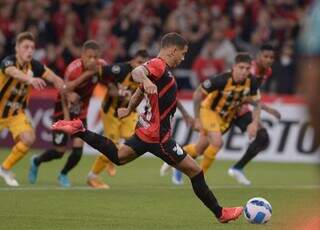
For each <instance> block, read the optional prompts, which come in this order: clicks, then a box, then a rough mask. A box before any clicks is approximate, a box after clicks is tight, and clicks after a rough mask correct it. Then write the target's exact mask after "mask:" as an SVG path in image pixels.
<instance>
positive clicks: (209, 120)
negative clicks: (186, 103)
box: [200, 108, 230, 133]
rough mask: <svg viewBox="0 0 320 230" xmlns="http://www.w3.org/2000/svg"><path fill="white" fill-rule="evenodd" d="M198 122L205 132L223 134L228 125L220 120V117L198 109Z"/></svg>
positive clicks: (206, 110)
mask: <svg viewBox="0 0 320 230" xmlns="http://www.w3.org/2000/svg"><path fill="white" fill-rule="evenodd" d="M200 121H201V125H202V127H203V129H204V131H205V132H210V131H211V132H221V133H225V132H226V131H227V130H228V128H229V127H230V123H227V122H225V121H223V120H222V118H221V117H220V115H219V114H218V113H216V112H215V111H212V110H210V109H205V108H200Z"/></svg>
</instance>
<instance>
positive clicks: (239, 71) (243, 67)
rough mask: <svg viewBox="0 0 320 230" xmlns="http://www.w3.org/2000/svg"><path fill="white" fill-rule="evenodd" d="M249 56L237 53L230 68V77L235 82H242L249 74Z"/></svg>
mask: <svg viewBox="0 0 320 230" xmlns="http://www.w3.org/2000/svg"><path fill="white" fill-rule="evenodd" d="M251 61H252V59H251V56H250V54H248V53H238V54H237V55H236V57H235V63H234V65H233V67H232V77H233V79H234V81H235V82H242V81H244V80H245V79H246V78H247V77H248V76H249V74H250V67H251Z"/></svg>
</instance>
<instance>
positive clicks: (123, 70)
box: [102, 62, 139, 116]
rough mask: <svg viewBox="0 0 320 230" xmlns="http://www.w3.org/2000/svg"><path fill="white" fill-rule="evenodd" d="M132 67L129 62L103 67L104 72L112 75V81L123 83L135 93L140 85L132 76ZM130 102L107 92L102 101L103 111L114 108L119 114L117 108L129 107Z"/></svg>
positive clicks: (109, 75) (116, 83)
mask: <svg viewBox="0 0 320 230" xmlns="http://www.w3.org/2000/svg"><path fill="white" fill-rule="evenodd" d="M132 69H133V68H132V66H131V65H130V63H129V62H123V63H119V64H113V65H106V66H104V67H103V72H104V74H105V75H106V76H108V77H111V79H112V82H113V83H114V84H115V85H116V86H117V85H118V84H121V85H122V86H123V87H125V88H126V89H128V90H130V91H131V93H132V94H133V93H134V92H135V90H136V89H137V88H138V87H139V84H138V83H136V82H135V81H134V80H133V78H132V75H131V71H132ZM109 82H111V81H109ZM128 104H129V101H128V100H126V99H125V98H123V97H119V96H116V97H113V96H110V95H109V94H106V95H105V97H104V99H103V102H102V111H103V112H104V113H107V112H108V111H109V109H110V108H113V110H114V111H115V116H117V115H116V111H117V109H118V108H120V107H127V105H128Z"/></svg>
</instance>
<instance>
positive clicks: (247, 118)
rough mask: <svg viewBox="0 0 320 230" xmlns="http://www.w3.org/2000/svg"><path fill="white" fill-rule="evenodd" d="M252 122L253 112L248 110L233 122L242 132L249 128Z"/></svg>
mask: <svg viewBox="0 0 320 230" xmlns="http://www.w3.org/2000/svg"><path fill="white" fill-rule="evenodd" d="M251 122H252V112H251V111H249V112H246V113H245V114H243V115H241V116H238V117H237V118H236V119H235V120H234V121H233V122H232V125H235V126H237V127H238V128H239V129H240V130H241V132H245V131H246V130H247V127H248V125H250V123H251Z"/></svg>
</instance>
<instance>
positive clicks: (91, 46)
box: [82, 40, 100, 50]
mask: <svg viewBox="0 0 320 230" xmlns="http://www.w3.org/2000/svg"><path fill="white" fill-rule="evenodd" d="M82 49H83V50H87V49H91V50H100V45H99V43H98V42H96V41H95V40H88V41H86V42H85V43H83V45H82Z"/></svg>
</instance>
